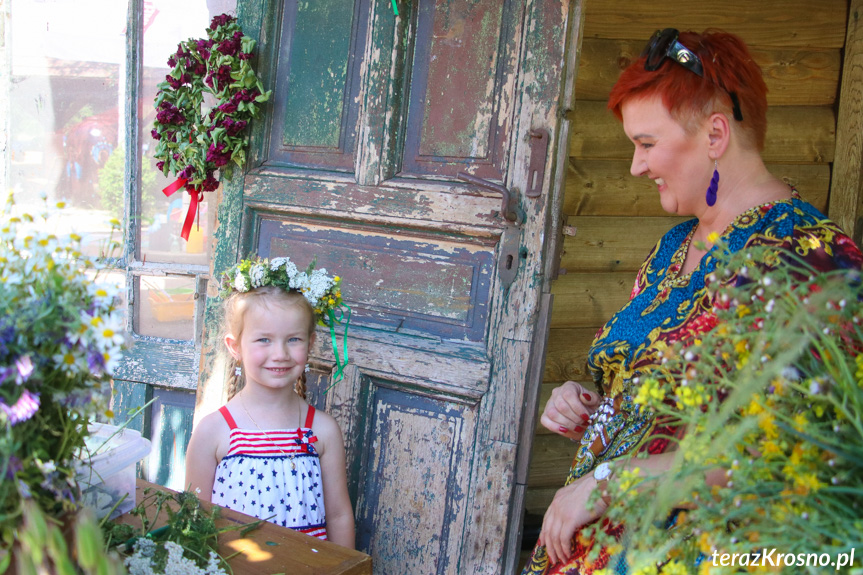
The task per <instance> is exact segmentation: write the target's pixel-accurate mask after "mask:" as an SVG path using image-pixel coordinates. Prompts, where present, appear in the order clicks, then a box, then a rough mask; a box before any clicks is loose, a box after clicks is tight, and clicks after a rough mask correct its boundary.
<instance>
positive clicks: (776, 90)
mask: <svg viewBox="0 0 863 575" xmlns="http://www.w3.org/2000/svg"><path fill="white" fill-rule="evenodd" d="M643 47H644V40H641V39H639V40H614V39H604V38H585V40H584V43H583V44H582V49H581V62H580V64H579V69H578V79H577V81H576V85H575V93H576V95H577V97H578V99H579V100H597V101H606V100H608V95H609V93H610V92H611V88H612V86H614V83H615V82H616V81H617V78H618V76H619V75H620V73H621V71H623V69H624V68H626V67H627V66H629V64H630V63H631V62H632V60H634V59H635V58H637V57H638V55H639V54H640V53H641V49H642V48H643ZM750 49H751V52H752V58H753V59H754V60H755V62H756V63H757V64H758V65H759V66H761V70H762V72H763V74H764V81H765V82H766V84H767V90H768V92H767V104H768V105H769V106H830V105H832V104H833V103H834V102H835V100H836V86H837V84H838V83H839V70H840V68H841V66H842V57H841V53H840V50H839V49H838V48H829V49H820V48H776V47H758V48H756V47H751V46H750Z"/></svg>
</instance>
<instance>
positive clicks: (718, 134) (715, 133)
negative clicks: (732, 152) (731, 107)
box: [707, 112, 731, 160]
mask: <svg viewBox="0 0 863 575" xmlns="http://www.w3.org/2000/svg"><path fill="white" fill-rule="evenodd" d="M707 122H708V130H707V137H708V140H709V146H710V147H709V154H710V159H712V160H716V159H718V158H720V157H722V155H723V154H724V153H725V150H726V149H727V148H728V144H729V143H730V142H731V124H730V123H729V122H728V116H726V115H725V114H723V113H721V112H714V113H712V114H710V117H709V118H708V119H707Z"/></svg>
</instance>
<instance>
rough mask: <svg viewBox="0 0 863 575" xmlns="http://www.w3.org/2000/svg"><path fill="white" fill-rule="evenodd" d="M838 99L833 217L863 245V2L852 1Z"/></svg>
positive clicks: (831, 212) (832, 203)
mask: <svg viewBox="0 0 863 575" xmlns="http://www.w3.org/2000/svg"><path fill="white" fill-rule="evenodd" d="M850 14H851V16H850V20H849V23H848V42H847V44H846V46H845V66H844V71H843V72H842V91H841V94H840V99H839V121H838V126H839V127H838V134H837V136H836V163H835V165H834V169H833V173H834V179H833V188H832V193H831V196H832V198H833V200H832V202H831V204H830V217H831V218H833V219H834V220H835V221H836V223H838V224H839V225H840V226H842V228H843V229H844V230H845V231H846V232H848V233H849V234H851V237H852V238H854V241H856V242H857V244H858V245H860V243H861V242H863V1H861V0H852V2H851V11H850Z"/></svg>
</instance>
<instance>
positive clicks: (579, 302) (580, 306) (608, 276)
mask: <svg viewBox="0 0 863 575" xmlns="http://www.w3.org/2000/svg"><path fill="white" fill-rule="evenodd" d="M634 284H635V274H634V273H632V272H595V273H575V274H573V273H568V274H566V275H561V276H560V277H559V278H558V279H557V281H555V282H554V285H553V287H552V290H551V291H552V293H553V294H554V315H553V316H552V319H551V328H552V329H556V328H559V327H587V328H593V329H597V328H599V327H601V326H602V325H604V324H605V322H607V321H608V320H609V318H611V316H612V315H614V314H615V313H617V311H618V310H619V309H620V308H621V306H622V305H623V304H625V303H626V302H627V301H629V295H630V293H632V286H633V285H634Z"/></svg>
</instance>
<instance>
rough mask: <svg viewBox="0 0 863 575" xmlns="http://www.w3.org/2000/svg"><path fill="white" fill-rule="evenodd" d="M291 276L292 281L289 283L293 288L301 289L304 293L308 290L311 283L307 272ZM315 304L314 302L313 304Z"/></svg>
mask: <svg viewBox="0 0 863 575" xmlns="http://www.w3.org/2000/svg"><path fill="white" fill-rule="evenodd" d="M289 277H290V282H288V285H289V286H290V287H291V289H295V290H300V291H301V292H303V293H304V294H305V293H306V291H308V289H309V287H311V284H310V283H309V276H308V275H306V272H298V273H296V274H294V275H292V276H289ZM312 305H314V304H312Z"/></svg>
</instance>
